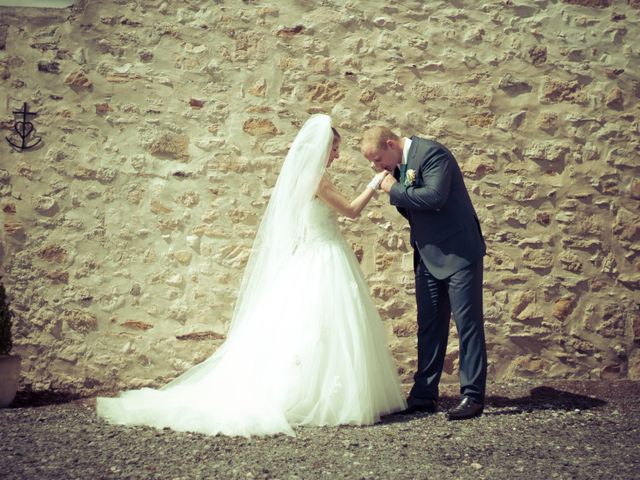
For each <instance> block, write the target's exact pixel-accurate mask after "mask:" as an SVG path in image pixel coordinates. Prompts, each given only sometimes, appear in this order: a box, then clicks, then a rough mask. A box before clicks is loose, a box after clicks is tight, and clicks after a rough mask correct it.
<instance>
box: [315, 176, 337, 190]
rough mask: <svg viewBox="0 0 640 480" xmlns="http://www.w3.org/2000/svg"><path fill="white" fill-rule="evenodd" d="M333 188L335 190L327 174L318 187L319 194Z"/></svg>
mask: <svg viewBox="0 0 640 480" xmlns="http://www.w3.org/2000/svg"><path fill="white" fill-rule="evenodd" d="M332 188H333V183H331V180H330V179H329V176H328V175H327V174H326V173H325V174H324V175H323V176H322V178H321V179H320V184H319V185H318V192H324V191H326V190H330V189H332Z"/></svg>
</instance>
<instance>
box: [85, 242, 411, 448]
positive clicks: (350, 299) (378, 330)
mask: <svg viewBox="0 0 640 480" xmlns="http://www.w3.org/2000/svg"><path fill="white" fill-rule="evenodd" d="M256 295H258V296H259V298H256V301H255V302H254V303H253V305H255V307H254V308H253V309H252V311H250V312H247V313H246V314H247V315H250V316H251V318H249V319H248V321H243V322H239V324H238V326H235V323H234V326H232V328H231V331H230V333H229V335H228V337H227V339H226V341H225V343H224V344H223V345H222V346H221V347H220V348H219V349H218V350H217V351H216V352H215V353H214V354H213V355H212V356H211V357H210V358H209V359H207V360H205V361H204V362H202V363H201V364H199V365H196V366H195V367H193V368H191V369H190V370H188V371H186V372H185V373H184V374H182V375H181V376H179V377H178V378H176V379H175V380H173V381H172V382H171V383H169V384H168V385H166V386H165V387H163V388H161V389H159V390H154V389H149V388H144V389H141V390H133V391H128V392H124V393H122V394H121V395H120V396H119V397H117V398H98V400H97V411H98V415H100V416H101V417H104V418H105V419H107V420H108V421H110V422H112V423H117V424H126V425H149V426H153V427H157V428H164V427H169V428H171V429H173V430H178V431H191V432H201V433H205V434H210V435H216V434H224V435H240V436H250V435H269V434H276V433H285V434H290V435H293V434H294V428H295V427H296V426H299V425H341V424H352V425H370V424H373V423H375V422H377V421H378V420H379V419H380V416H381V415H385V414H388V413H391V412H394V411H398V410H401V409H403V408H405V406H406V404H405V400H404V395H403V393H402V391H401V388H400V382H399V378H398V375H397V372H396V369H395V366H394V363H393V360H392V357H391V355H390V353H389V350H388V346H387V338H386V333H385V331H384V327H383V325H382V321H381V319H380V316H379V315H378V312H377V310H376V308H375V306H374V304H373V301H372V299H371V296H370V294H369V290H368V287H367V285H366V283H365V280H364V278H363V275H362V273H361V270H360V267H359V265H358V262H357V260H356V258H355V257H354V255H353V253H352V251H351V249H350V248H349V246H348V245H347V244H346V242H345V241H344V240H343V239H342V238H341V237H337V238H333V239H325V240H324V241H315V242H310V243H308V244H307V245H305V246H303V247H301V248H299V249H298V250H297V251H296V253H295V254H294V255H293V256H292V258H291V259H290V261H288V262H287V264H286V265H284V266H283V268H282V269H281V270H280V273H279V274H278V275H277V276H276V278H273V279H272V281H270V282H267V284H266V285H264V286H263V287H261V288H260V292H259V293H256Z"/></svg>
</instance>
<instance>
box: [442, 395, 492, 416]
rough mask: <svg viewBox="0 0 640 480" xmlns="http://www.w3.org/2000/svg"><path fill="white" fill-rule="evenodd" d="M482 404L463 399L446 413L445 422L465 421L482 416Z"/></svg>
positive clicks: (466, 398) (467, 398)
mask: <svg viewBox="0 0 640 480" xmlns="http://www.w3.org/2000/svg"><path fill="white" fill-rule="evenodd" d="M483 410H484V404H482V403H479V402H476V401H475V400H473V399H471V398H469V397H463V398H462V401H461V402H460V404H459V405H458V406H457V407H456V408H454V409H452V410H449V411H448V412H447V420H466V419H468V418H473V417H478V416H480V415H482V411H483Z"/></svg>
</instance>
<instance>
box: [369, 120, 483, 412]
mask: <svg viewBox="0 0 640 480" xmlns="http://www.w3.org/2000/svg"><path fill="white" fill-rule="evenodd" d="M361 151H362V154H363V155H364V156H365V157H366V158H367V159H368V160H369V161H370V162H371V163H372V164H373V166H374V168H375V169H376V170H387V171H389V172H392V173H393V175H387V176H386V177H385V179H384V180H383V182H382V185H381V188H382V189H383V190H384V191H385V192H387V193H388V194H389V199H390V202H391V205H394V206H395V207H396V208H397V209H398V211H399V212H400V213H401V214H402V215H403V216H404V217H405V218H406V219H407V220H408V221H409V226H410V231H411V245H412V246H413V249H414V255H413V258H414V260H413V264H414V271H415V281H416V303H417V307H418V368H417V371H416V374H415V376H414V385H413V388H412V389H411V393H410V394H409V398H408V399H407V405H408V408H407V410H406V411H405V412H406V413H413V412H417V411H421V412H435V411H436V410H437V401H438V383H439V382H440V376H441V375H442V369H443V367H444V359H445V353H446V348H447V340H448V336H449V319H450V317H451V314H452V313H453V318H454V320H455V323H456V327H457V329H458V336H459V338H460V393H461V394H462V400H461V402H460V404H459V405H458V406H457V407H455V408H454V409H452V410H450V411H449V412H448V414H447V415H448V419H449V420H463V419H467V418H472V417H476V416H478V415H481V414H482V411H483V409H484V397H485V385H486V377H487V353H486V346H485V337H484V325H483V317H482V257H483V255H484V254H485V244H484V240H483V238H482V232H481V230H480V223H479V221H478V217H477V215H476V212H475V210H474V208H473V205H472V204H471V199H470V198H469V194H468V193H467V190H466V187H465V185H464V181H463V178H462V174H461V173H460V168H459V167H458V164H457V163H456V160H455V158H454V156H453V154H452V153H451V152H450V151H449V150H447V149H446V148H445V147H444V146H443V145H440V144H439V143H437V142H435V141H432V140H425V139H422V138H419V137H415V136H413V137H411V138H404V137H403V138H401V137H398V136H397V135H396V134H394V133H393V132H392V131H391V130H389V129H388V128H385V127H373V128H370V129H368V130H367V131H365V132H364V135H363V138H362V144H361Z"/></svg>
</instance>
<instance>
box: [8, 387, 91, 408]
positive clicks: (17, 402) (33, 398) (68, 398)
mask: <svg viewBox="0 0 640 480" xmlns="http://www.w3.org/2000/svg"><path fill="white" fill-rule="evenodd" d="M81 398H84V397H83V396H82V395H79V394H76V393H68V392H56V391H50V390H41V391H32V392H27V391H21V392H18V393H16V398H15V399H14V400H13V402H12V403H11V405H10V407H9V408H30V407H46V406H48V405H59V404H62V403H69V402H73V401H74V400H80V399H81Z"/></svg>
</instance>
